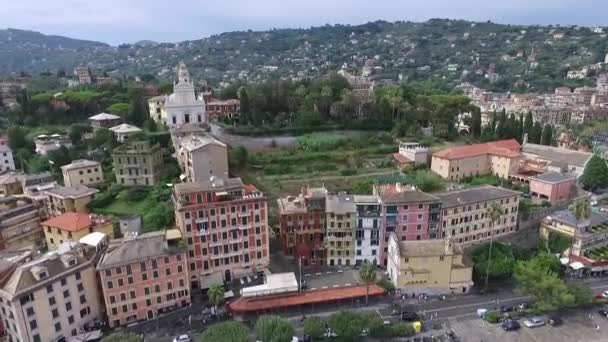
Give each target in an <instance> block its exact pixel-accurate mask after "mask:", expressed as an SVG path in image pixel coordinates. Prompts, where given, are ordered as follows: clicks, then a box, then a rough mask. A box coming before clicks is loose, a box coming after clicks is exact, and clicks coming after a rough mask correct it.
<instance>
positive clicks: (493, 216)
mask: <svg viewBox="0 0 608 342" xmlns="http://www.w3.org/2000/svg"><path fill="white" fill-rule="evenodd" d="M503 214H504V209H503V208H502V207H501V206H500V204H498V202H492V204H491V205H490V207H489V208H488V212H487V216H488V217H489V218H490V249H489V251H488V265H487V266H486V276H485V280H484V284H483V290H484V292H485V291H486V290H487V289H488V279H489V278H488V277H489V276H490V265H491V264H492V246H493V245H494V225H495V224H496V222H500V218H501V217H502V215H503Z"/></svg>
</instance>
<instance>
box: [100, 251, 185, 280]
mask: <svg viewBox="0 0 608 342" xmlns="http://www.w3.org/2000/svg"><path fill="white" fill-rule="evenodd" d="M157 260H160V258H158V259H151V260H148V261H142V262H140V263H139V271H141V272H145V271H146V270H148V265H150V266H151V268H152V269H153V270H156V269H158V261H157ZM162 260H163V264H164V265H165V266H171V263H172V262H173V260H175V261H177V262H180V261H182V255H181V254H176V255H174V256H165V257H164V258H163V259H162ZM179 267H180V266H179V265H178V269H179ZM123 270H124V273H126V274H127V275H130V274H133V267H132V266H131V265H126V266H119V267H116V268H114V273H112V269H110V268H108V269H106V270H105V271H104V273H105V275H106V277H111V276H112V274H114V275H121V274H123ZM165 272H170V271H169V270H165ZM178 272H181V271H178Z"/></svg>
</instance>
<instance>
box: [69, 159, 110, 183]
mask: <svg viewBox="0 0 608 342" xmlns="http://www.w3.org/2000/svg"><path fill="white" fill-rule="evenodd" d="M61 172H62V174H63V184H64V185H65V186H75V185H85V186H91V185H98V184H101V183H103V181H104V179H103V170H102V169H101V164H100V163H99V162H96V161H93V160H86V159H78V160H74V161H72V163H70V164H67V165H64V166H62V167H61Z"/></svg>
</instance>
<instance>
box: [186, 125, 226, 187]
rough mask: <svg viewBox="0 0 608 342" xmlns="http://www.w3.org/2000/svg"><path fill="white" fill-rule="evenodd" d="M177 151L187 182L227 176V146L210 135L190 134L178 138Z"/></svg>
mask: <svg viewBox="0 0 608 342" xmlns="http://www.w3.org/2000/svg"><path fill="white" fill-rule="evenodd" d="M179 144H180V148H179V151H178V153H177V157H178V158H177V159H178V162H179V165H180V166H181V168H182V170H183V171H184V176H185V180H186V181H187V182H196V181H203V180H209V178H210V177H213V176H215V177H221V178H227V177H228V147H227V146H226V144H224V143H222V142H221V141H219V140H217V139H215V138H213V137H211V136H197V135H190V136H186V137H184V138H182V139H180V142H179Z"/></svg>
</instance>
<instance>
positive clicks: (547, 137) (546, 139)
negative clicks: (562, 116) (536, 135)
mask: <svg viewBox="0 0 608 342" xmlns="http://www.w3.org/2000/svg"><path fill="white" fill-rule="evenodd" d="M552 143H553V127H551V125H549V124H546V125H545V127H544V128H543V132H542V133H541V138H540V144H541V145H547V146H551V144H552Z"/></svg>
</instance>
